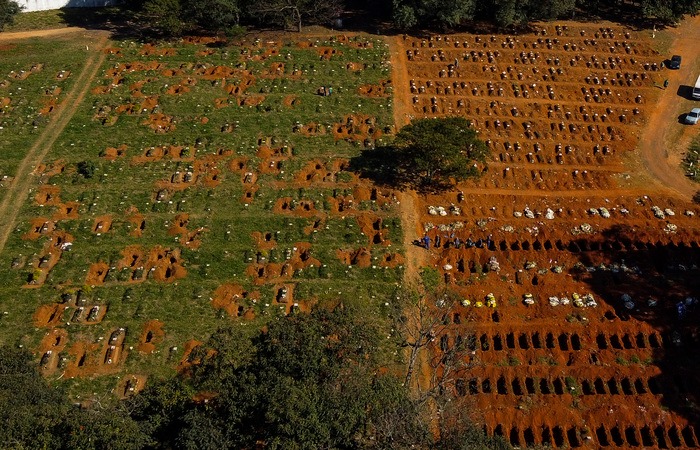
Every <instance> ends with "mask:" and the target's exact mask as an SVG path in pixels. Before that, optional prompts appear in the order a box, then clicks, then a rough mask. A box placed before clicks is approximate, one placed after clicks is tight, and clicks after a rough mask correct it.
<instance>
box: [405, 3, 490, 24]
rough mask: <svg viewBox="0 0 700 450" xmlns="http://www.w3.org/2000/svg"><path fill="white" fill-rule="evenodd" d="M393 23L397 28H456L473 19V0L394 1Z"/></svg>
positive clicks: (474, 4)
mask: <svg viewBox="0 0 700 450" xmlns="http://www.w3.org/2000/svg"><path fill="white" fill-rule="evenodd" d="M393 6H394V13H393V18H394V23H395V24H396V25H397V26H398V27H399V28H413V27H415V26H416V25H437V26H438V27H440V28H445V27H448V26H456V25H459V24H460V23H461V22H463V21H465V20H470V19H472V18H473V17H474V10H475V6H476V1H474V0H394V1H393Z"/></svg>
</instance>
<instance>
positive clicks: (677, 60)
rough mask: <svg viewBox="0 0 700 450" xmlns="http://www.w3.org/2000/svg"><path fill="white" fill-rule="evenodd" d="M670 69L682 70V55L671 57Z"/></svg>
mask: <svg viewBox="0 0 700 450" xmlns="http://www.w3.org/2000/svg"><path fill="white" fill-rule="evenodd" d="M668 68H669V69H674V70H677V69H680V68H681V56H680V55H673V56H671V61H669V63H668Z"/></svg>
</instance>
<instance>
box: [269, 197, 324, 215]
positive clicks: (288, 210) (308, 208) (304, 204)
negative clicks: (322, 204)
mask: <svg viewBox="0 0 700 450" xmlns="http://www.w3.org/2000/svg"><path fill="white" fill-rule="evenodd" d="M272 210H273V211H274V212H275V213H276V214H289V215H293V216H297V217H313V216H315V215H316V214H317V211H316V206H315V205H314V202H313V201H311V200H298V201H297V200H294V199H292V198H291V197H283V198H278V199H277V201H276V202H275V206H274V207H273V209H272Z"/></svg>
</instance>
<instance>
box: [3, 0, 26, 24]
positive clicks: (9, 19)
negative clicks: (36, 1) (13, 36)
mask: <svg viewBox="0 0 700 450" xmlns="http://www.w3.org/2000/svg"><path fill="white" fill-rule="evenodd" d="M21 10H22V8H21V7H20V6H19V5H18V4H17V2H15V1H14V0H0V31H2V30H3V29H4V28H5V26H6V25H12V23H14V19H15V16H16V15H17V14H19V12H20V11H21Z"/></svg>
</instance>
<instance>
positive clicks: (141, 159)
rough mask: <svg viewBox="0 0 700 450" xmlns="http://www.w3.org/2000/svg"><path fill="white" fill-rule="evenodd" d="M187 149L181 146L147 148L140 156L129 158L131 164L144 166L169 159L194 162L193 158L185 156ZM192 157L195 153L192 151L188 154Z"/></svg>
mask: <svg viewBox="0 0 700 450" xmlns="http://www.w3.org/2000/svg"><path fill="white" fill-rule="evenodd" d="M189 151H190V150H189V148H188V147H183V146H181V145H180V146H175V145H169V146H167V147H166V146H163V147H149V148H147V149H144V150H143V153H142V154H141V156H134V157H133V158H131V163H132V164H144V163H149V162H157V161H160V160H161V159H165V158H167V159H170V160H172V161H194V160H195V157H194V156H186V155H187V152H189ZM190 153H191V154H192V155H193V154H194V153H195V152H194V150H192V151H191V152H190Z"/></svg>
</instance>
